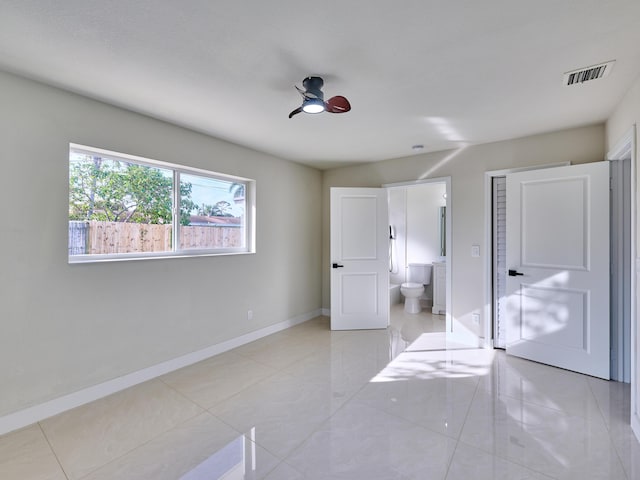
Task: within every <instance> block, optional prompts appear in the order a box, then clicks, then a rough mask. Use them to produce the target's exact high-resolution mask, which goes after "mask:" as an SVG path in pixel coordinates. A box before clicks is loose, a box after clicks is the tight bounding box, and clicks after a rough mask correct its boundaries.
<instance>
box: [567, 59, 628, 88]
mask: <svg viewBox="0 0 640 480" xmlns="http://www.w3.org/2000/svg"><path fill="white" fill-rule="evenodd" d="M615 62H616V61H615V60H611V61H610V62H606V63H601V64H600V65H593V66H592V67H587V68H581V69H579V70H574V71H573V72H567V73H565V74H564V84H565V85H566V86H567V87H568V86H571V85H579V84H581V83H585V82H590V81H591V80H598V79H599V78H604V77H606V76H607V75H609V73H611V69H612V68H613V64H614V63H615Z"/></svg>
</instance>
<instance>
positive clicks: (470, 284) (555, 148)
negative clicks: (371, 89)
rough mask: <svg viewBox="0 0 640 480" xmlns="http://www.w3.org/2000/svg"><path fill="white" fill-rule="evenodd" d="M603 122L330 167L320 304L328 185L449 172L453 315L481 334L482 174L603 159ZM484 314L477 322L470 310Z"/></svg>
mask: <svg viewBox="0 0 640 480" xmlns="http://www.w3.org/2000/svg"><path fill="white" fill-rule="evenodd" d="M604 154H605V149H604V126H603V125H595V126H588V127H583V128H576V129H571V130H564V131H560V132H554V133H549V134H544V135H536V136H532V137H525V138H519V139H515V140H509V141H504V142H496V143H490V144H485V145H478V146H472V147H468V148H466V149H461V150H458V151H449V152H438V153H429V154H423V155H416V156H411V157H406V158H400V159H396V160H388V161H384V162H377V163H369V164H365V165H359V166H354V167H345V168H337V169H332V170H326V171H325V172H324V177H323V223H322V225H323V229H322V234H323V253H322V255H323V262H322V267H323V269H322V273H323V282H322V287H323V288H322V302H323V303H322V304H323V307H324V308H330V285H329V284H330V268H329V265H330V261H331V259H330V257H329V253H330V252H329V189H330V187H346V186H350V187H379V186H381V185H382V184H386V183H394V182H403V181H411V180H416V179H423V178H436V177H446V176H450V177H451V190H452V191H451V198H450V205H451V220H452V225H451V227H452V234H451V237H452V238H451V241H452V251H451V252H450V256H449V257H448V258H449V261H451V268H452V290H453V294H452V302H453V305H452V315H453V319H454V321H456V322H461V323H462V324H463V325H464V326H465V327H466V328H468V329H469V330H470V331H471V332H472V333H475V334H476V335H478V336H483V331H484V330H483V322H484V321H485V320H486V319H484V318H482V316H483V314H484V312H483V308H484V282H485V281H486V280H487V279H485V278H484V273H483V269H484V263H483V262H484V259H483V258H472V257H471V245H480V249H481V252H484V248H485V245H484V232H485V231H484V228H485V222H486V221H487V220H486V219H485V217H484V198H485V197H484V195H485V192H484V173H485V172H486V171H490V170H500V169H507V168H516V167H523V166H531V165H540V164H548V163H557V162H572V163H586V162H595V161H599V160H603V159H604ZM473 312H477V313H480V314H481V321H480V325H473V324H472V322H471V313H473Z"/></svg>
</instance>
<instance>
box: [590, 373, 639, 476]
mask: <svg viewBox="0 0 640 480" xmlns="http://www.w3.org/2000/svg"><path fill="white" fill-rule="evenodd" d="M609 381H611V380H609ZM587 385H589V391H590V392H591V395H593V398H594V399H595V401H596V405H597V406H598V412H600V416H601V417H602V422H603V423H604V426H605V428H606V429H607V435H608V436H609V443H610V444H611V446H612V447H613V451H614V452H616V457H617V458H618V461H619V462H620V466H621V467H622V471H623V472H624V474H625V476H626V477H627V479H629V478H630V477H629V472H627V469H626V468H625V465H624V462H623V461H622V456H621V455H620V452H619V451H618V447H617V446H616V444H615V442H614V441H613V437H612V436H611V424H610V423H607V421H606V420H605V418H604V412H603V410H602V406H601V405H600V402H599V401H598V397H597V395H596V394H595V392H594V391H593V387H592V386H591V382H590V381H589V380H588V379H587ZM610 421H611V420H609V422H610Z"/></svg>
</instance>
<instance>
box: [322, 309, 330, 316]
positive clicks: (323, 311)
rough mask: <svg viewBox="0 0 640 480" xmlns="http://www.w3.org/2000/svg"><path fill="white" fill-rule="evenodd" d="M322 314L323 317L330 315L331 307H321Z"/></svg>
mask: <svg viewBox="0 0 640 480" xmlns="http://www.w3.org/2000/svg"><path fill="white" fill-rule="evenodd" d="M322 315H324V316H325V317H330V316H331V309H330V308H323V309H322Z"/></svg>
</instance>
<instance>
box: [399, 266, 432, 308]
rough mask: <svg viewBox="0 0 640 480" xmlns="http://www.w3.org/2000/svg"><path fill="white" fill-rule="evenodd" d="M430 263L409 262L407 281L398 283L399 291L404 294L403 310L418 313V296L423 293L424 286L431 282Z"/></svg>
mask: <svg viewBox="0 0 640 480" xmlns="http://www.w3.org/2000/svg"><path fill="white" fill-rule="evenodd" d="M431 269H432V265H431V264H429V263H410V264H409V281H408V282H407V283H403V284H402V285H400V292H401V293H402V295H404V311H405V312H407V313H420V311H421V310H422V307H421V306H420V297H421V296H422V294H423V293H424V286H425V285H429V283H431Z"/></svg>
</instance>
